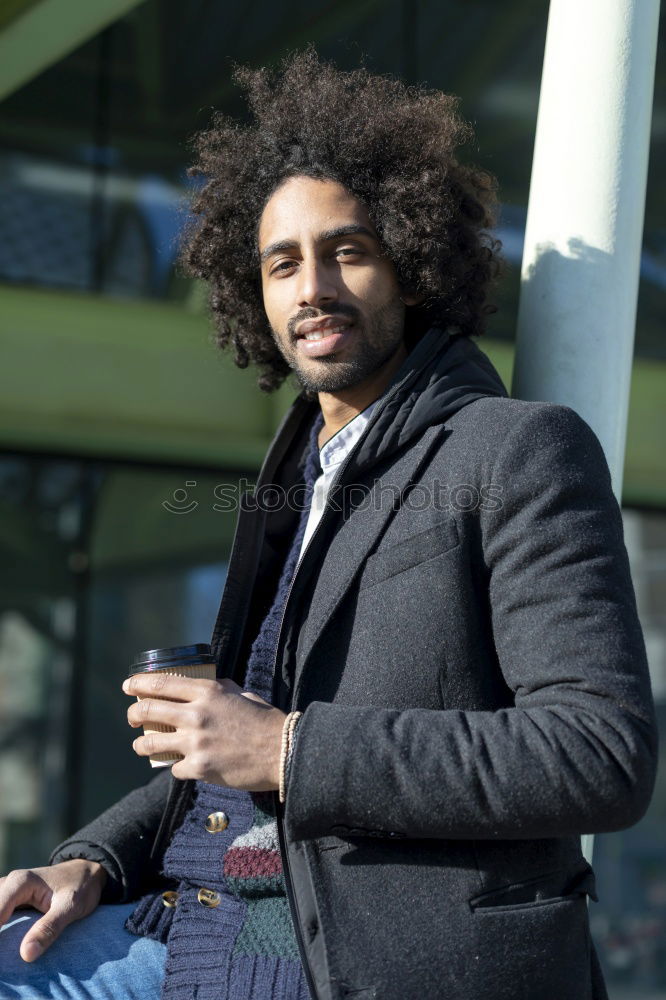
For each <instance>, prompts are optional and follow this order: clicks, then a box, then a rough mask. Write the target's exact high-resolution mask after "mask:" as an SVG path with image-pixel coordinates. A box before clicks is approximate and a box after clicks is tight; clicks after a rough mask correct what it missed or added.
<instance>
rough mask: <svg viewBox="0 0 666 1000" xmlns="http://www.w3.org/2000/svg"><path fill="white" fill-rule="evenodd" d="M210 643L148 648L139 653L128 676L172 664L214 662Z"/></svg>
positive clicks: (185, 664)
mask: <svg viewBox="0 0 666 1000" xmlns="http://www.w3.org/2000/svg"><path fill="white" fill-rule="evenodd" d="M214 662H215V660H214V659H213V655H212V653H211V651H210V645H209V644H208V643H207V642H195V643H194V644H193V645H192V646H167V647H166V648H165V649H146V650H145V651H144V652H143V653H138V654H137V656H136V657H135V659H134V662H133V663H132V666H131V667H130V671H129V674H128V675H127V676H128V677H131V676H132V674H140V673H144V672H145V671H146V670H162V669H163V668H164V667H168V666H170V665H171V664H177V663H178V664H181V665H182V666H184V667H186V666H190V665H192V664H194V663H214Z"/></svg>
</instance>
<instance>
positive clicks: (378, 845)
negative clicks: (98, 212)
mask: <svg viewBox="0 0 666 1000" xmlns="http://www.w3.org/2000/svg"><path fill="white" fill-rule="evenodd" d="M239 76H240V79H241V81H242V82H244V83H245V85H246V87H247V88H248V90H249V95H250V104H251V107H252V109H253V111H254V115H255V122H254V124H251V125H249V126H246V127H243V128H239V127H236V126H234V125H232V124H231V123H229V122H226V121H225V120H224V119H219V120H218V121H217V122H216V123H215V125H214V127H213V128H212V129H211V130H210V131H209V132H208V133H206V134H204V136H203V137H201V138H200V141H199V152H200V163H199V170H200V171H201V172H202V173H203V174H204V176H205V178H206V184H205V186H204V187H203V188H202V190H201V191H200V193H199V195H198V197H197V200H196V202H195V212H196V213H197V215H198V223H197V225H196V227H195V228H194V230H193V232H192V234H191V235H190V239H189V243H188V247H187V250H186V259H187V262H188V264H189V266H190V269H191V270H192V271H193V273H195V274H198V275H199V276H200V277H203V278H205V279H206V280H208V281H209V282H210V284H211V302H212V307H213V312H214V315H215V317H216V321H217V326H218V339H219V343H220V344H221V345H222V346H226V345H227V344H229V343H231V344H232V345H233V347H234V349H235V355H236V361H237V363H238V364H239V365H241V366H244V365H246V364H247V363H248V362H249V361H253V362H255V363H257V364H258V365H259V366H260V368H261V378H260V385H261V386H262V388H264V389H267V390H270V389H272V388H275V386H277V385H279V384H280V382H281V381H282V380H283V379H284V377H285V376H286V375H287V374H288V373H289V372H294V373H295V374H296V376H297V378H298V381H299V383H300V385H301V387H302V392H301V394H300V396H299V397H298V399H297V400H296V402H295V403H294V405H293V407H292V408H291V410H290V411H289V413H288V414H287V416H286V418H285V420H284V421H283V423H282V425H281V427H280V429H279V430H278V432H277V435H276V438H275V440H274V442H273V444H272V446H271V448H270V450H269V453H268V455H267V457H266V459H265V462H264V465H263V468H262V471H261V473H260V476H259V482H258V484H257V491H256V494H255V496H254V497H249V498H247V499H246V501H245V503H244V505H243V509H242V510H241V513H240V516H239V523H238V529H237V535H236V539H235V542H234V547H233V552H232V556H231V560H230V565H229V571H228V579H227V584H226V587H225V591H224V595H223V598H222V603H221V606H220V612H219V615H218V620H217V623H216V627H215V631H214V635H213V650H214V653H215V656H216V660H217V663H218V677H219V680H218V681H201V680H187V679H182V678H175V677H164V676H161V677H157V676H155V677H152V678H148V679H146V678H143V679H139V678H135V679H133V680H132V681H131V682H129V683H126V685H125V690H126V692H127V693H128V694H129V695H132V696H134V695H139V696H141V698H142V700H141V702H139V703H133V704H132V705H131V707H130V709H129V712H128V718H129V721H130V724H131V725H132V726H134V727H138V726H140V725H142V724H143V723H144V722H145V721H147V720H150V721H153V722H160V723H165V724H167V725H171V726H173V727H174V730H175V731H174V732H173V733H167V734H156V735H151V736H139V737H138V738H137V739H136V741H135V744H134V746H135V750H136V752H137V753H139V754H140V755H142V756H146V755H149V754H150V753H159V752H161V751H164V750H172V751H176V752H178V753H179V754H180V755H181V756H182V760H180V761H178V762H177V763H176V764H174V766H173V768H172V775H173V778H172V779H171V780H170V781H169V779H168V776H167V775H160V776H159V777H158V778H157V779H155V780H154V781H153V782H152V783H150V784H149V785H148V786H146V788H144V789H139V790H138V791H135V792H132V793H131V794H130V795H129V796H127V797H126V798H125V799H124V800H123V801H122V802H121V803H118V804H117V805H116V806H114V807H112V808H111V809H110V810H109V811H108V812H107V813H106V814H104V815H103V816H102V817H100V818H99V819H98V820H95V821H94V822H93V823H91V824H90V825H89V826H88V827H87V828H86V829H85V830H83V831H80V832H79V833H77V834H75V835H74V836H73V837H72V838H70V839H69V840H68V841H67V842H66V843H65V844H64V845H61V847H60V848H59V849H58V850H57V851H56V853H55V854H54V857H53V859H52V861H53V865H52V867H50V868H47V869H38V870H35V871H32V872H20V873H13V874H12V875H11V876H9V878H8V879H7V880H5V882H4V884H3V885H2V888H1V889H0V922H1V921H3V920H8V919H9V917H10V915H11V913H12V911H13V909H14V907H16V906H18V905H20V904H26V903H27V904H32V905H35V906H37V908H38V909H41V910H42V912H44V913H45V916H44V917H42V918H41V919H38V920H35V918H34V917H28V918H25V919H24V920H23V924H21V920H18V921H17V922H15V923H14V924H12V925H11V926H10V928H9V931H10V932H11V931H12V928H14V930H15V934H14V937H15V938H16V939H17V940H16V945H15V946H14V947H18V943H19V941H20V939H21V937H22V938H23V940H22V943H21V945H20V947H21V955H22V957H23V958H24V959H25V960H26V961H28V962H31V961H32V960H33V959H34V958H38V957H39V956H40V955H42V954H43V953H44V952H45V949H47V948H48V946H49V945H50V943H51V941H52V940H54V939H58V938H59V936H60V933H61V931H62V930H63V928H65V927H66V928H67V930H66V931H65V934H64V935H63V937H62V939H60V940H57V943H56V945H55V947H53V948H51V949H50V950H47V951H46V953H45V954H44V955H43V957H42V958H40V959H39V961H38V962H35V963H34V965H30V966H27V965H23V970H24V975H23V979H21V978H20V975H19V972H17V971H16V970H17V969H20V966H19V962H18V961H17V959H16V958H15V957H14V958H13V959H12V961H13V963H14V964H13V971H12V972H10V973H9V974H8V973H3V974H2V976H0V982H1V981H2V977H4V981H5V983H6V984H7V985H6V986H5V989H6V990H7V989H13V990H15V992H8V993H7V994H6V995H11V996H16V995H25V996H30V997H32V998H34V997H36V996H40V995H51V994H50V993H49V992H48V990H49V989H50V986H49V985H48V983H49V981H50V978H49V977H52V976H55V975H57V974H58V970H60V980H59V981H60V983H61V989H62V982H63V981H64V978H66V980H67V989H68V990H69V992H68V993H66V994H65V995H68V996H70V995H71V996H79V995H81V994H80V993H77V989H80V984H81V982H82V981H85V982H87V983H88V982H90V983H93V985H94V989H93V991H92V992H91V994H90V995H92V996H102V995H103V996H114V997H123V998H124V997H143V996H146V997H147V996H154V995H156V991H157V989H158V986H159V981H160V979H161V978H162V974H163V973H165V975H164V984H163V996H164V997H169V998H171V997H174V998H175V997H183V998H185V997H191V998H195V997H196V998H197V1000H205V998H208V997H213V996H215V997H216V998H223V997H228V998H233V1000H241V998H242V1000H250V998H255V1000H259V998H268V997H272V998H275V997H286V998H299V997H303V998H305V997H307V996H312V997H315V998H318V1000H329V998H331V1000H332V998H335V1000H337V998H342V997H352V996H353V997H354V998H362V997H363V998H365V997H367V998H371V997H375V998H381V1000H394V998H395V1000H398V998H400V1000H404V998H414V1000H419V998H433V1000H434V998H440V997H441V998H446V1000H472V998H474V1000H476V998H478V997H480V996H484V997H486V998H489V1000H517V998H523V1000H543V998H550V997H557V996H563V997H567V998H568V1000H589V998H600V997H604V996H606V993H605V988H604V984H603V979H602V976H601V972H600V969H599V964H598V960H597V957H596V953H595V950H594V946H593V944H592V942H591V940H590V934H589V926H588V916H587V897H588V896H591V897H592V898H596V895H595V890H594V876H593V872H592V869H591V867H590V866H589V865H588V864H587V863H586V862H585V860H584V858H583V857H582V855H581V851H580V839H579V838H580V835H581V834H583V833H592V832H598V831H609V830H617V829H621V828H623V827H626V826H629V825H631V824H632V823H634V822H636V821H637V820H638V819H639V818H640V817H641V815H642V814H643V813H644V811H645V809H646V808H647V805H648V802H649V799H650V795H651V791H652V787H653V782H654V774H655V758H656V727H655V720H654V709H653V705H652V700H651V695H650V686H649V677H648V671H647V665H646V659H645V649H644V645H643V640H642V635H641V631H640V626H639V623H638V618H637V614H636V607H635V600H634V595H633V590H632V585H631V580H630V575H629V567H628V562H627V556H626V551H625V548H624V544H623V540H622V523H621V516H620V512H619V509H618V505H617V502H616V501H615V498H614V496H613V494H612V491H611V486H610V479H609V474H608V469H607V466H606V463H605V460H604V457H603V453H602V451H601V448H600V445H599V443H598V441H597V439H596V437H595V435H594V434H593V433H592V431H591V430H590V428H589V427H588V426H587V425H586V424H585V423H584V421H582V420H581V419H580V418H579V417H578V416H577V415H576V414H575V413H574V412H573V411H572V410H571V409H569V408H567V407H564V406H558V405H555V404H549V403H531V402H523V401H520V400H511V399H509V398H508V396H507V394H506V390H505V389H504V387H503V385H502V383H501V381H500V379H499V377H498V376H497V373H496V372H495V371H494V369H493V367H492V365H491V364H490V362H489V361H488V359H487V358H486V357H485V355H484V354H483V353H482V352H481V351H480V350H479V349H478V348H477V347H476V346H475V345H474V344H473V342H472V341H471V340H470V339H469V338H470V335H471V334H473V333H478V332H480V330H481V328H482V321H483V315H484V312H485V311H486V308H487V307H486V306H485V305H484V303H485V298H486V291H487V287H488V284H489V282H490V281H491V279H492V278H493V277H494V276H495V274H496V272H497V259H496V255H495V253H496V252H495V246H494V244H493V242H492V241H491V240H490V239H489V238H488V237H487V235H486V231H487V227H488V226H489V225H490V224H491V222H492V207H493V184H492V182H491V180H490V179H489V178H488V177H486V176H485V175H484V174H483V173H481V172H480V171H477V170H475V169H473V168H470V167H464V166H462V165H461V164H460V163H459V162H458V161H457V159H456V158H455V156H454V149H455V147H456V146H457V145H458V144H459V143H460V141H461V139H462V138H464V136H465V130H464V128H463V126H462V125H461V123H460V121H459V120H458V118H457V117H456V114H455V110H454V102H453V101H452V100H451V99H450V98H447V97H445V96H444V95H441V94H436V93H431V92H425V91H423V92H418V91H414V90H408V89H405V88H404V87H403V86H402V85H401V84H400V83H398V82H395V81H391V80H387V79H383V78H378V77H373V76H371V75H369V74H368V73H366V72H365V71H359V72H355V73H351V74H348V73H340V72H338V71H337V70H335V69H334V68H333V67H331V66H328V65H325V64H321V63H320V62H319V61H318V60H317V57H316V55H315V54H314V53H313V52H312V51H308V52H306V53H305V54H303V55H300V56H296V57H294V58H292V59H291V60H289V61H288V62H287V63H286V65H285V66H284V67H283V69H282V72H281V74H277V75H276V74H273V75H270V74H268V73H265V72H259V73H250V72H248V71H243V72H241V73H240V74H239ZM294 487H296V488H298V490H300V501H299V502H296V499H295V498H296V495H297V494H296V492H294ZM271 491H272V493H271ZM269 494H271V497H272V499H270V500H269ZM276 498H277V502H276ZM285 498H286V501H285ZM282 501H285V502H282ZM278 790H280V791H281V792H283V793H284V794H278ZM282 799H284V801H282ZM160 879H162V881H161V883H160ZM100 897H101V898H102V899H103V901H105V902H116V903H122V904H124V905H123V906H119V907H108V906H105V907H97V903H98V902H99V900H100ZM137 899H138V900H139V902H138V903H132V904H131V905H128V901H132V900H137ZM83 916H86V918H87V919H86V920H84V921H83V922H82V923H80V924H78V925H77V924H74V923H73V921H74V920H75V919H76V918H80V917H83ZM120 917H122V920H120ZM125 918H127V927H128V929H129V930H130V931H131V932H132V933H133V934H135V935H136V938H134V939H133V938H131V937H130V936H129V935H126V938H125V939H123V940H124V941H125V943H124V944H121V943H118V942H120V940H121V939H120V937H119V936H118V935H119V934H121V933H124V932H122V931H121V930H120V929H118V925H119V924H121V923H122V921H124V920H125ZM114 922H115V923H114ZM26 926H28V927H29V930H28V931H27V933H25V927H26ZM77 927H78V928H79V929H80V930H78V931H77ZM114 927H115V928H116V930H113V928H114ZM5 933H6V934H7V933H8V932H5ZM107 935H108V938H107ZM9 936H10V937H11V934H9ZM82 936H83V940H84V941H85V942H86V944H85V945H83V946H82V945H81V944H80V942H81V940H82ZM132 941H133V942H134V943H133V944H131V942H132ZM67 942H68V943H67ZM128 942H129V943H128ZM138 943H140V945H141V947H142V948H143V951H142V952H141V954H138V953H136V947H138ZM77 947H78V948H79V949H80V952H81V953H82V954H83V955H84V956H86V958H85V959H84V960H83V963H84V965H86V966H87V967H86V968H85V970H83V971H82V970H81V969H80V968H79V970H78V971H77V970H76V969H75V968H74V967H73V966H72V964H71V963H72V959H71V954H72V952H73V951H74V950H76V948H77ZM88 948H90V949H92V957H90V958H87V949H88ZM114 948H115V952H114ZM5 949H6V946H5ZM133 949H134V952H135V953H134V954H132V952H133ZM165 949H166V950H165ZM112 952H113V955H111V953H112ZM3 957H4V956H3ZM79 957H80V956H79ZM107 960H108V962H110V963H111V967H112V968H113V970H114V971H113V974H112V981H111V982H109V980H108V975H107V978H106V979H105V978H104V976H105V973H104V969H105V968H107V967H108V966H107V964H105V962H107ZM49 961H50V962H51V965H50V966H44V965H43V963H45V962H49ZM68 963H69V964H68ZM40 965H41V966H42V968H47V969H48V970H49V971H47V972H42V973H40V972H38V971H37V970H38V968H39V967H40ZM65 967H66V976H65V975H64V973H63V969H65ZM28 969H29V970H30V973H31V975H32V974H33V970H35V971H34V978H32V979H31V980H30V985H29V986H27V985H26V984H27V982H28V973H27V972H26V971H25V970H28ZM51 970H52V971H51ZM138 970H140V973H141V974H140V975H138ZM40 976H41V979H40ZM12 977H13V978H12ZM19 983H22V984H23V985H22V986H21V987H19V985H18V984H19ZM19 988H23V989H27V990H32V992H24V993H23V994H21V993H19V992H16V991H17V990H18V989H19ZM95 989H96V990H97V993H95V992H94V990H95ZM40 991H41V992H40ZM1 995H5V994H1ZM85 995H88V994H85Z"/></svg>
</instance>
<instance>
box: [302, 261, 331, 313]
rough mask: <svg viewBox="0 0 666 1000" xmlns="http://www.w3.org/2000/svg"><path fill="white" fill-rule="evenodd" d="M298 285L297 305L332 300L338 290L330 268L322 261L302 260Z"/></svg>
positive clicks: (318, 304) (309, 304) (323, 303)
mask: <svg viewBox="0 0 666 1000" xmlns="http://www.w3.org/2000/svg"><path fill="white" fill-rule="evenodd" d="M298 280H299V286H298V293H297V294H298V305H299V307H300V308H303V306H322V305H326V304H327V303H330V302H334V301H335V300H336V299H337V297H338V290H337V286H336V284H335V281H334V280H333V275H332V274H331V273H330V269H329V268H327V267H326V266H325V264H324V263H323V262H322V261H318V260H310V261H305V260H304V261H303V262H302V264H301V267H300V271H299V275H298Z"/></svg>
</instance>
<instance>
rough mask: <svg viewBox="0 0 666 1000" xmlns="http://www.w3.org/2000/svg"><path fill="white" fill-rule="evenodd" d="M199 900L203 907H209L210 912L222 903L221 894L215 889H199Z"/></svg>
mask: <svg viewBox="0 0 666 1000" xmlns="http://www.w3.org/2000/svg"><path fill="white" fill-rule="evenodd" d="M197 899H198V900H199V902H200V903H201V905H202V906H206V907H208V909H209V910H214V909H215V907H216V906H219V905H220V903H221V902H222V900H221V898H220V894H219V892H215V890H214V889H199V891H198V893H197Z"/></svg>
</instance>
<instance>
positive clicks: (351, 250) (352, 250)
mask: <svg viewBox="0 0 666 1000" xmlns="http://www.w3.org/2000/svg"><path fill="white" fill-rule="evenodd" d="M361 252H362V251H361V250H359V248H358V247H340V248H339V249H338V250H336V251H335V255H336V257H339V256H340V255H342V256H343V257H349V256H352V257H358V256H360V254H361Z"/></svg>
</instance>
